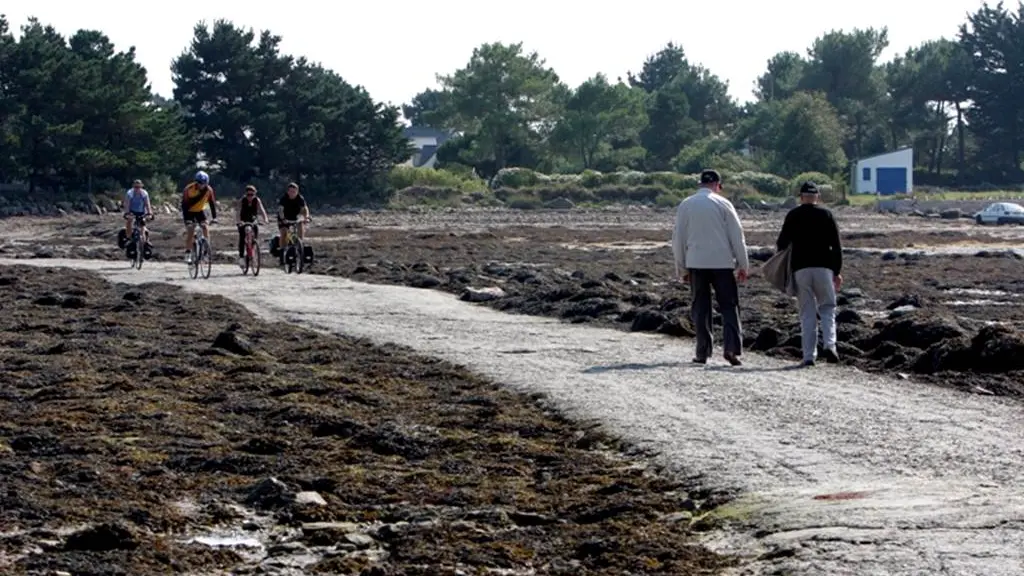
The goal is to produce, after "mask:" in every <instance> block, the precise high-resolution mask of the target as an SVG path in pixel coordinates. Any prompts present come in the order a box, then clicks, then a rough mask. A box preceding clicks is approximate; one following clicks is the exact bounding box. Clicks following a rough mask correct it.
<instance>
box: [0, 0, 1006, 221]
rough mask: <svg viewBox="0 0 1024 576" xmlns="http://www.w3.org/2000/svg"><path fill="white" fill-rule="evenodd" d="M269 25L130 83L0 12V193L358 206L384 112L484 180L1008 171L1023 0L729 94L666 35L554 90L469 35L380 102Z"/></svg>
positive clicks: (229, 28)
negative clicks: (191, 180) (249, 190)
mask: <svg viewBox="0 0 1024 576" xmlns="http://www.w3.org/2000/svg"><path fill="white" fill-rule="evenodd" d="M280 42H281V38H280V37H279V36H275V35H274V34H272V33H271V32H270V31H262V32H260V33H256V32H254V31H252V30H247V29H243V28H240V27H238V26H235V25H234V24H232V23H230V22H227V21H223V20H218V21H216V22H214V23H213V24H212V25H207V24H206V23H202V22H200V23H199V24H197V25H196V26H195V28H194V33H193V38H192V40H191V42H190V43H189V45H188V46H186V47H185V48H184V50H183V51H182V53H181V54H180V55H179V56H178V57H177V58H176V59H175V60H174V62H173V64H172V75H173V80H174V93H173V98H172V99H166V98H162V97H160V96H159V95H156V94H154V93H153V92H152V90H151V88H150V84H149V80H148V76H147V71H146V70H145V68H143V67H142V66H141V65H140V64H139V63H138V62H137V61H136V57H135V52H134V49H128V50H122V51H118V50H116V49H115V47H114V46H113V44H112V43H111V42H110V40H109V38H107V37H106V36H105V35H104V34H103V33H102V32H100V31H95V30H79V31H78V32H76V33H75V34H73V35H71V36H70V37H67V38H65V37H63V36H62V35H61V34H59V33H57V32H56V30H55V29H54V28H53V27H51V26H46V25H43V24H42V23H40V22H39V21H38V20H36V19H31V20H29V22H28V23H27V24H26V25H25V26H23V27H22V29H21V34H20V37H18V38H15V35H14V34H13V32H12V31H11V30H10V27H9V24H8V21H7V19H6V18H5V17H3V16H0V200H2V199H3V196H4V195H6V194H9V193H10V190H12V189H18V188H24V189H26V190H27V191H28V193H30V194H34V193H35V192H36V191H39V190H45V191H50V192H55V193H64V194H66V195H72V196H74V195H78V196H83V195H85V194H84V193H95V192H101V191H109V190H119V189H121V188H122V187H123V186H125V183H126V182H130V181H131V180H132V179H134V178H142V179H144V180H146V181H147V184H148V187H149V188H150V189H151V190H154V191H162V190H166V191H172V190H176V189H178V188H179V187H180V185H181V184H183V183H184V181H185V180H186V179H187V178H188V177H190V176H191V174H192V173H193V172H194V171H195V170H196V169H197V168H199V167H202V168H204V169H207V170H208V171H210V172H211V173H212V174H213V175H214V178H215V185H216V186H217V188H218V189H219V190H224V191H225V192H226V193H229V194H231V193H234V192H236V191H237V190H239V189H240V187H241V186H242V185H243V184H244V183H250V182H252V183H255V184H257V185H258V186H260V187H261V188H262V189H267V188H271V189H274V188H276V187H278V186H282V185H283V184H284V183H285V182H288V181H296V182H299V183H300V184H301V185H302V186H303V189H304V191H306V193H307V194H308V195H309V196H310V197H311V198H312V199H314V200H315V201H320V202H338V203H355V202H363V201H380V200H384V199H386V197H387V195H388V194H389V192H390V191H389V186H388V173H389V171H390V170H391V168H392V167H393V166H394V165H395V164H396V163H401V162H404V161H406V160H407V159H408V158H409V157H410V155H411V152H412V150H411V149H410V143H409V141H408V140H407V139H406V138H405V137H404V135H403V131H402V125H401V122H400V120H401V118H402V117H403V116H404V117H405V118H406V119H407V120H408V121H410V122H411V123H413V124H415V125H428V126H433V127H435V128H440V129H445V130H450V131H453V132H454V133H456V134H457V135H456V137H454V138H452V139H450V140H448V141H447V142H446V143H445V144H444V145H443V146H441V148H440V150H439V152H438V158H439V160H440V165H441V166H447V167H449V168H451V169H453V170H458V171H467V172H468V171H470V170H473V171H475V172H476V173H477V174H479V175H481V176H485V177H490V176H493V175H495V174H497V173H498V171H499V170H500V169H501V168H504V167H510V166H518V167H524V168H530V169H533V170H538V171H541V172H545V173H569V172H580V171H583V170H587V169H591V170H597V171H602V172H611V171H619V170H640V171H647V172H652V171H667V170H668V171H678V172H683V173H693V172H696V171H698V170H700V169H701V168H703V167H706V166H716V167H718V168H721V169H723V170H726V171H733V172H737V171H753V172H770V173H773V174H777V175H780V176H782V177H792V176H793V175H795V174H798V173H802V172H808V171H816V172H822V173H825V174H830V175H838V174H842V173H843V172H844V171H845V170H846V168H847V166H848V163H849V162H850V161H851V160H852V159H855V158H857V157H862V156H866V155H870V154H874V153H879V152H883V151H886V150H891V149H893V148H896V147H900V146H906V145H913V146H914V148H915V152H916V156H917V159H916V160H917V164H918V166H919V168H920V173H919V174H918V175H917V176H916V181H917V182H919V183H934V184H970V183H972V182H990V183H994V184H1005V183H1012V182H1021V181H1024V175H1022V169H1021V160H1022V158H1021V152H1022V149H1024V68H1021V66H1020V63H1021V62H1024V3H1021V2H1018V5H1017V8H1016V10H1015V11H1010V10H1009V9H1007V8H1005V7H1004V6H1003V5H1002V4H998V5H996V6H988V5H985V6H983V7H982V8H980V9H978V10H977V11H976V12H974V13H972V14H969V15H968V16H967V19H966V21H965V22H964V24H963V25H962V26H961V28H960V31H959V34H958V35H957V37H956V38H954V39H937V40H934V41H931V42H926V43H924V44H922V45H920V46H917V47H914V48H912V49H910V50H908V51H907V52H906V53H905V54H903V55H900V56H899V57H897V58H895V59H893V60H892V61H889V62H880V61H879V56H880V54H881V53H882V51H883V50H885V48H886V47H887V46H888V32H887V30H886V29H885V28H881V29H873V28H870V29H866V30H862V29H854V30H852V31H831V32H828V33H826V34H823V35H822V36H820V37H819V38H817V39H816V40H815V41H814V42H813V44H812V45H811V46H810V48H809V49H808V50H807V52H806V54H803V55H801V54H797V53H792V52H784V53H780V54H777V55H775V56H773V57H772V58H771V59H770V60H769V61H768V62H767V65H766V70H765V72H764V74H763V75H762V76H761V77H760V78H758V79H757V81H756V83H755V96H756V97H755V99H754V100H753V101H752V102H750V103H747V104H740V103H738V102H736V101H735V100H734V99H732V98H731V97H730V96H729V94H728V85H727V83H726V82H724V81H723V80H721V79H720V78H719V77H718V76H716V75H715V74H714V73H713V72H712V71H711V70H708V69H707V68H705V67H704V66H702V65H700V64H698V63H696V62H692V61H690V60H689V59H688V58H687V57H686V54H685V52H684V50H683V48H682V47H681V46H678V45H675V44H671V43H670V44H668V45H667V46H665V47H664V49H662V50H660V51H659V52H658V53H656V54H653V55H651V56H650V57H649V58H647V59H646V61H645V62H643V63H641V66H640V67H639V70H638V71H637V72H635V73H630V74H628V75H627V78H626V79H624V80H623V79H618V80H616V81H614V82H613V81H611V80H609V79H608V78H607V77H606V76H604V75H602V74H597V75H595V76H594V77H592V78H590V79H588V80H587V81H585V82H583V83H582V84H581V85H579V86H576V87H569V86H566V85H565V83H564V82H562V81H561V80H560V79H559V77H558V75H557V74H556V72H555V71H554V70H552V69H551V68H549V67H548V66H546V64H545V63H544V61H543V60H542V59H541V58H540V56H539V55H538V54H536V53H526V52H525V51H524V50H523V47H522V45H521V44H502V43H491V44H484V45H482V46H480V47H478V48H477V49H475V50H474V51H473V53H472V56H471V58H470V59H469V61H468V62H467V64H466V65H465V66H464V67H463V68H461V69H459V70H456V71H454V72H452V73H450V74H445V75H441V76H439V77H438V80H439V88H438V89H428V90H425V91H423V92H422V93H420V94H418V95H417V96H416V97H415V98H413V99H412V101H411V102H410V103H408V104H406V105H404V106H402V107H401V110H400V109H399V108H398V107H394V106H389V105H384V104H382V103H380V102H377V101H375V100H373V98H372V97H371V96H370V94H368V93H367V92H366V90H364V89H363V88H361V87H357V86H352V85H350V84H349V83H347V82H346V81H345V80H344V79H343V78H342V77H341V76H340V75H338V74H337V73H335V72H333V71H331V70H328V69H325V68H324V67H322V66H320V65H318V64H316V63H314V62H310V61H308V60H307V59H305V58H296V57H293V56H289V55H286V54H282V53H281V50H280Z"/></svg>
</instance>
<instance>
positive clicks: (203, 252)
mask: <svg viewBox="0 0 1024 576" xmlns="http://www.w3.org/2000/svg"><path fill="white" fill-rule="evenodd" d="M211 223H212V222H211ZM188 227H189V228H190V229H193V230H195V234H194V235H193V240H192V250H191V251H190V256H189V259H188V274H189V276H191V277H192V278H193V279H195V278H198V277H199V272H200V266H205V270H203V271H202V272H203V278H204V279H206V278H209V277H210V270H212V269H213V249H212V248H211V247H210V240H209V239H208V238H207V237H206V234H204V233H203V227H202V226H198V227H197V226H196V223H195V222H189V223H188Z"/></svg>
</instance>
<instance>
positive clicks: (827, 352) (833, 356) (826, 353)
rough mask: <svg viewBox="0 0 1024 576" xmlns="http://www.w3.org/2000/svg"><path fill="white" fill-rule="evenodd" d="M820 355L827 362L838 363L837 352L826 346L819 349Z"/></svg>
mask: <svg viewBox="0 0 1024 576" xmlns="http://www.w3.org/2000/svg"><path fill="white" fill-rule="evenodd" d="M821 357H822V358H824V359H825V362H828V363H829V364H838V363H839V354H838V353H837V352H836V351H835V350H834V349H832V348H826V349H824V350H822V351H821Z"/></svg>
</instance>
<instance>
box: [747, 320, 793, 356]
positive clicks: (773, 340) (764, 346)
mask: <svg viewBox="0 0 1024 576" xmlns="http://www.w3.org/2000/svg"><path fill="white" fill-rule="evenodd" d="M784 336H785V335H784V334H783V333H782V332H781V331H780V330H779V329H777V328H774V327H772V326H768V327H766V328H762V329H761V331H760V332H758V334H757V338H756V339H755V340H754V343H753V345H751V347H750V349H751V350H754V351H764V350H771V349H772V348H775V347H776V346H778V345H779V344H780V343H781V342H782V339H783V337H784Z"/></svg>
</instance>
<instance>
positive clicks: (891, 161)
mask: <svg viewBox="0 0 1024 576" xmlns="http://www.w3.org/2000/svg"><path fill="white" fill-rule="evenodd" d="M878 168H905V169H906V171H907V193H910V192H913V191H914V150H913V149H912V148H904V149H902V150H897V151H895V152H890V153H888V154H882V155H879V156H873V157H871V158H865V159H863V160H858V161H857V164H856V167H855V168H854V171H853V175H852V176H853V178H852V180H853V182H854V184H855V185H854V187H853V191H854V193H855V194H875V193H877V192H878V188H877V186H878ZM866 170H867V171H869V172H870V179H868V180H865V179H864V172H865V171H866Z"/></svg>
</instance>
